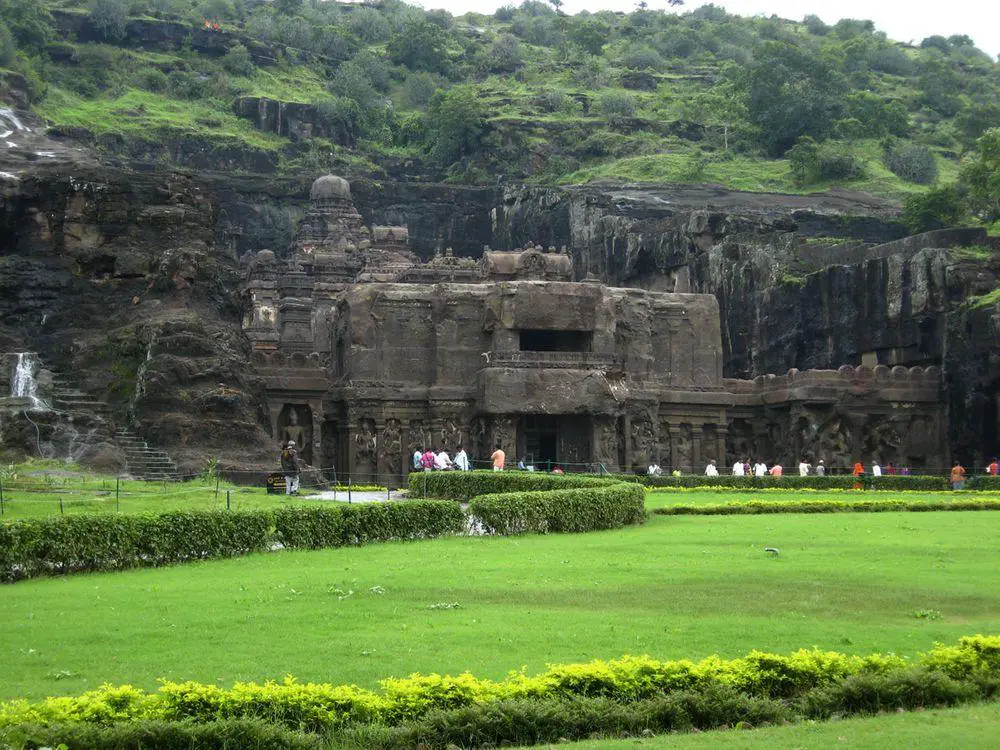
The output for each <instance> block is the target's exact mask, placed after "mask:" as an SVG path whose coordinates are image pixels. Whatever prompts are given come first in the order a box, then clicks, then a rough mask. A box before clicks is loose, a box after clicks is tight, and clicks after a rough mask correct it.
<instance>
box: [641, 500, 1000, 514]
mask: <svg viewBox="0 0 1000 750" xmlns="http://www.w3.org/2000/svg"><path fill="white" fill-rule="evenodd" d="M977 510H1000V500H977V499H969V500H954V501H952V502H940V503H928V502H908V501H906V500H749V501H747V502H732V503H719V504H712V505H671V506H668V507H666V508H656V509H655V510H654V511H653V513H655V514H657V515H660V516H753V515H765V514H768V513H893V512H895V513H898V512H905V511H909V512H913V513H933V512H946V511H977Z"/></svg>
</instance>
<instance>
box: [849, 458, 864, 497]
mask: <svg viewBox="0 0 1000 750" xmlns="http://www.w3.org/2000/svg"><path fill="white" fill-rule="evenodd" d="M851 474H853V475H854V476H855V478H856V479H855V482H854V489H856V490H860V489H862V486H861V477H863V476H864V475H865V465H864V464H863V463H861V462H860V461H858V462H856V463H855V464H854V471H852V472H851Z"/></svg>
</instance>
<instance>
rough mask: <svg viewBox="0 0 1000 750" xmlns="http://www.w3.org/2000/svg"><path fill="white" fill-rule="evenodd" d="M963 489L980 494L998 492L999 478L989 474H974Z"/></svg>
mask: <svg viewBox="0 0 1000 750" xmlns="http://www.w3.org/2000/svg"><path fill="white" fill-rule="evenodd" d="M965 488H966V489H967V490H977V491H980V492H1000V477H995V476H992V475H989V474H976V475H975V476H973V477H972V478H970V479H969V482H968V484H966V487H965Z"/></svg>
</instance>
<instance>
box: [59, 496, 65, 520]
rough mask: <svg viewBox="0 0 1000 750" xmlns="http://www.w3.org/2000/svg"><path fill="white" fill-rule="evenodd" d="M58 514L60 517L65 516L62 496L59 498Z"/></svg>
mask: <svg viewBox="0 0 1000 750" xmlns="http://www.w3.org/2000/svg"><path fill="white" fill-rule="evenodd" d="M59 513H60V515H66V509H65V508H64V507H63V499H62V495H60V496H59Z"/></svg>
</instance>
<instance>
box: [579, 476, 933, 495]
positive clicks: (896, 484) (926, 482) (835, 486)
mask: <svg viewBox="0 0 1000 750" xmlns="http://www.w3.org/2000/svg"><path fill="white" fill-rule="evenodd" d="M590 476H593V477H595V478H597V477H598V475H596V474H592V475H590ZM607 477H614V478H615V479H618V480H620V481H625V482H636V483H638V484H641V485H643V486H645V487H663V488H664V489H669V488H671V487H674V488H683V489H696V488H706V489H708V488H719V489H736V490H769V489H770V490H773V489H783V490H849V489H853V487H854V485H855V484H856V483H857V481H858V480H857V478H855V477H853V476H851V475H848V474H834V475H831V476H823V477H818V476H815V475H813V476H806V477H803V476H799V475H798V474H785V475H783V476H782V477H780V478H778V477H771V476H766V477H734V476H732V475H724V476H718V477H706V476H701V475H698V474H690V475H687V474H686V475H682V476H679V477H662V476H661V477H651V476H648V475H645V474H605V475H603V478H607ZM861 481H862V484H863V486H864V488H865V489H866V490H893V491H900V490H903V491H906V490H913V491H919V492H937V491H942V490H950V489H951V484H950V483H949V481H948V478H947V477H931V476H900V475H898V474H896V475H893V476H886V475H883V476H881V477H873V476H871V475H870V474H867V475H865V476H864V477H862V479H861Z"/></svg>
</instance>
